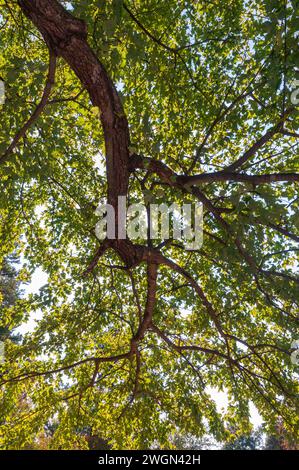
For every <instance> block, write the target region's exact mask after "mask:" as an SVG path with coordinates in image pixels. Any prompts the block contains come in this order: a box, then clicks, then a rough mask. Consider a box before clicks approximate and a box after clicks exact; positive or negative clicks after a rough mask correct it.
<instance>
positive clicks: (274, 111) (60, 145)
mask: <svg viewBox="0 0 299 470" xmlns="http://www.w3.org/2000/svg"><path fill="white" fill-rule="evenodd" d="M297 7H298V1H297V0H291V1H290V2H283V1H282V0H274V1H273V0H271V1H270V0H265V1H261V0H255V1H253V2H245V1H242V0H238V1H235V0H234V1H233V0H229V1H226V2H218V1H216V2H212V3H211V2H204V1H197V2H194V1H181V2H177V1H172V0H169V1H167V2H166V1H161V0H159V1H158V0H148V1H147V2H141V1H139V0H138V1H135V2H129V1H121V0H109V1H106V2H104V1H103V2H102V1H100V2H99V1H95V0H92V1H88V2H85V1H80V2H79V1H76V0H71V1H68V2H64V1H61V2H60V3H58V2H57V1H56V0H48V1H46V0H39V1H37V0H19V1H18V2H17V4H16V3H15V2H12V1H10V0H7V1H5V4H4V5H3V7H2V11H1V17H0V21H1V39H0V41H1V49H2V50H3V54H2V58H1V62H0V75H1V77H3V80H4V81H5V90H6V94H7V96H6V100H5V104H4V105H3V106H2V108H1V130H0V132H1V144H0V155H1V156H0V171H1V192H0V210H1V224H2V231H1V250H2V251H3V252H4V253H7V252H8V251H9V250H10V249H11V246H12V245H13V244H14V243H15V242H16V240H19V239H20V238H21V239H22V240H23V251H24V255H25V258H26V260H27V262H28V263H29V264H30V267H31V269H34V268H35V267H37V266H38V267H41V268H42V269H43V270H44V271H45V272H46V273H47V274H48V276H49V278H48V279H49V281H48V284H47V285H46V286H45V287H44V288H43V289H41V291H40V295H38V296H31V297H30V298H29V299H27V300H26V301H24V303H23V304H22V305H21V306H19V311H20V309H21V310H22V309H23V312H24V315H28V312H33V311H34V310H36V309H38V308H39V309H41V311H42V314H43V315H42V319H41V320H40V321H39V323H38V325H37V327H36V328H35V330H34V331H33V332H32V333H31V334H28V335H26V337H25V338H24V341H23V342H22V344H21V345H11V346H10V347H9V348H8V351H7V358H8V360H9V362H10V368H9V370H6V372H5V374H4V376H3V377H2V382H1V386H2V393H3V399H4V397H5V403H4V402H3V404H2V408H1V413H2V415H3V416H4V417H5V418H4V419H5V421H4V424H3V425H2V428H1V433H0V439H1V445H2V447H3V448H11V447H14V448H22V447H23V446H24V442H25V441H26V440H27V441H28V439H29V440H30V436H34V433H35V434H36V432H37V431H36V430H38V429H42V428H43V426H44V424H45V423H46V422H48V421H49V420H50V419H51V418H52V417H53V416H56V417H57V419H58V421H59V425H58V427H57V429H56V431H55V433H54V437H53V439H55V442H56V443H57V447H62V448H72V446H76V448H77V447H78V445H79V446H82V447H87V443H86V440H84V439H82V441H80V442H79V443H78V440H77V436H76V434H75V431H74V430H75V429H78V428H80V427H81V428H84V427H86V426H91V427H92V429H93V431H94V433H95V435H100V436H101V437H102V438H103V439H106V440H108V441H109V443H110V444H111V445H112V446H113V447H114V448H147V447H149V446H151V445H152V444H153V443H154V442H157V441H158V442H159V445H160V446H161V447H167V446H169V445H170V436H172V435H173V434H174V433H176V432H179V433H180V434H184V433H189V434H191V435H192V436H194V437H201V436H202V435H203V434H204V433H205V432H208V433H209V434H211V435H213V436H214V437H215V438H216V439H217V440H221V439H226V437H227V436H228V434H229V429H230V427H236V425H237V428H238V429H240V433H241V432H243V433H246V432H248V430H249V429H250V423H249V415H250V413H249V402H250V401H252V402H253V403H254V404H255V406H256V407H257V409H258V410H259V412H260V414H261V415H262V417H263V419H264V420H265V421H266V422H267V423H270V424H271V423H272V424H273V423H275V420H276V419H277V416H281V417H282V418H283V422H284V423H285V427H286V432H288V433H290V434H291V435H292V436H296V432H297V429H298V427H297V426H298V420H297V418H296V405H297V400H296V388H297V386H296V382H295V380H294V372H295V367H296V366H295V365H294V364H292V362H291V360H290V354H291V352H292V349H291V343H292V341H293V340H294V339H296V331H297V330H296V325H297V319H298V318H297V312H298V276H297V274H296V266H297V263H298V241H299V232H298V222H299V219H298V196H297V189H298V181H299V174H298V173H297V172H296V170H298V157H297V145H298V141H297V139H298V136H299V134H298V109H297V108H296V103H297V95H298V93H297V89H296V83H297V82H294V80H295V79H296V77H297V75H296V74H297V71H296V63H297V61H298V48H297V36H296V29H297V28H296V25H297V18H296V8H297ZM119 196H126V197H127V199H128V202H130V203H135V202H143V201H144V203H145V205H146V206H147V207H148V206H149V204H150V203H153V202H154V203H161V202H165V201H169V203H171V202H174V203H177V204H180V205H182V204H183V203H195V202H200V203H202V204H203V208H204V230H203V233H204V243H203V245H202V247H201V248H199V249H198V250H193V251H188V250H186V247H185V245H184V244H183V243H181V242H178V241H177V240H174V239H173V238H169V239H167V240H165V239H160V240H152V239H151V238H150V237H148V239H147V240H142V239H137V240H133V239H130V238H128V237H127V238H121V237H119V236H117V237H116V238H115V239H112V238H108V237H107V238H106V239H105V240H103V241H102V242H99V240H98V239H97V237H96V235H95V226H96V224H97V222H98V218H97V215H96V214H95V208H96V207H97V206H98V204H99V201H100V200H103V199H104V198H106V197H107V201H108V203H109V204H110V205H111V206H112V207H113V209H114V212H115V219H114V221H115V224H116V228H118V212H120V207H119V199H118V198H119ZM117 233H118V231H117ZM208 387H212V389H213V388H218V389H220V390H225V391H226V392H227V394H228V397H229V408H228V412H227V413H226V414H225V415H222V414H220V413H218V412H217V409H216V404H215V401H214V400H213V397H212V396H211V392H210V391H209V390H210V389H209V388H208ZM24 390H26V393H27V394H28V396H30V400H31V401H32V403H33V404H34V405H33V410H32V412H31V413H26V414H25V413H24V412H22V410H21V409H20V410H19V413H17V414H16V413H15V404H16V402H17V400H18V397H19V396H20V395H21V394H22V393H23V392H24ZM282 397H284V399H283V400H282ZM12 410H14V411H13V412H12ZM12 428H13V430H14V431H13V432H14V440H13V441H12V440H11V431H10V430H11V429H12Z"/></svg>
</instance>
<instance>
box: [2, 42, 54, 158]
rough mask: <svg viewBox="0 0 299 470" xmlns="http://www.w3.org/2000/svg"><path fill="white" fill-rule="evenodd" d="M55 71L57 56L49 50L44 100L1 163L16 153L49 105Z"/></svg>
mask: <svg viewBox="0 0 299 470" xmlns="http://www.w3.org/2000/svg"><path fill="white" fill-rule="evenodd" d="M55 70H56V56H55V54H54V52H53V51H52V49H51V48H50V49H49V69H48V77H47V81H46V85H45V88H44V91H43V95H42V98H41V100H40V102H39V104H38V105H37V107H36V108H35V110H34V112H33V113H32V115H31V116H30V118H29V119H28V121H27V122H26V123H25V124H24V125H23V127H22V128H21V129H20V130H19V131H18V132H17V134H16V135H15V137H14V138H13V140H12V142H11V144H10V145H9V147H7V149H6V150H5V152H4V154H3V155H1V156H0V163H4V162H5V161H6V160H7V159H8V157H9V155H10V154H11V153H12V152H13V151H14V149H15V148H16V146H17V145H18V143H19V142H20V140H21V139H22V137H24V136H25V134H26V132H27V131H28V129H29V128H30V127H31V126H32V124H34V122H35V121H36V120H37V119H38V117H39V116H40V115H41V113H42V111H43V109H44V108H45V106H46V105H47V102H48V99H49V96H50V94H51V90H52V87H53V85H54V79H55Z"/></svg>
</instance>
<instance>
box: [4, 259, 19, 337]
mask: <svg viewBox="0 0 299 470" xmlns="http://www.w3.org/2000/svg"><path fill="white" fill-rule="evenodd" d="M18 262H19V259H18V257H17V256H16V255H10V256H8V257H7V258H5V259H4V260H3V262H2V264H1V267H0V313H1V324H0V340H2V341H3V340H5V339H6V338H10V339H11V340H13V341H20V339H21V338H20V335H19V334H17V335H15V334H13V331H11V330H10V328H9V324H7V323H6V322H5V319H6V315H5V310H6V309H7V308H9V307H12V306H13V305H14V304H15V303H16V301H17V300H18V299H19V298H20V296H21V293H22V291H21V287H20V286H21V280H20V279H18V271H17V269H16V267H15V264H17V263H18ZM2 320H4V322H3V323H2ZM14 322H15V320H14ZM15 324H16V322H15Z"/></svg>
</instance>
